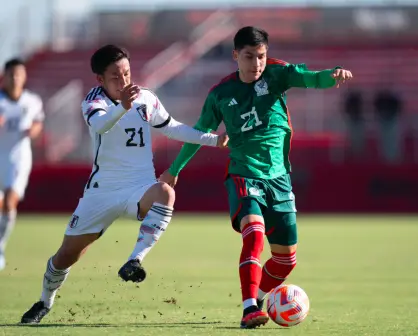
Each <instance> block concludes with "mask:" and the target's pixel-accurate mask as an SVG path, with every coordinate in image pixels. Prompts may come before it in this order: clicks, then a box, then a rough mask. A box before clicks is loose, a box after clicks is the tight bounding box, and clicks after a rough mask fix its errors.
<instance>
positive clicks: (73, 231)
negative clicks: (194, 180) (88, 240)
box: [65, 182, 157, 236]
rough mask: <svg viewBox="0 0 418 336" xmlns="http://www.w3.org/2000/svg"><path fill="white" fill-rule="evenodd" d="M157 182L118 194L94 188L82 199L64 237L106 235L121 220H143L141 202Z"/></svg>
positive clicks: (116, 191) (119, 191)
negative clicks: (140, 215) (139, 207)
mask: <svg viewBox="0 0 418 336" xmlns="http://www.w3.org/2000/svg"><path fill="white" fill-rule="evenodd" d="M156 183H157V182H153V183H150V184H147V185H144V186H136V187H131V188H125V189H120V190H115V191H107V190H100V189H94V188H91V189H89V190H87V191H86V192H85V193H84V195H83V197H82V198H80V200H79V202H78V206H77V208H76V209H75V211H74V213H73V215H72V216H71V219H70V221H69V223H68V225H67V229H66V231H65V234H66V235H68V236H78V235H82V234H87V233H102V234H103V233H104V232H105V231H106V230H107V228H108V227H109V226H110V225H111V224H112V223H113V222H114V221H115V220H116V219H118V218H119V217H127V218H130V219H134V220H140V218H139V217H138V216H139V214H138V210H139V209H138V202H139V201H140V199H141V198H142V196H144V194H145V192H146V191H147V190H148V189H149V188H150V187H151V186H153V185H154V184H156Z"/></svg>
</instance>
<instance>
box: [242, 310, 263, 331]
mask: <svg viewBox="0 0 418 336" xmlns="http://www.w3.org/2000/svg"><path fill="white" fill-rule="evenodd" d="M268 320H269V316H268V314H267V313H265V312H263V311H261V310H260V309H259V308H258V307H256V306H251V307H249V308H247V309H245V310H244V316H243V318H242V320H241V325H240V326H241V328H242V329H254V328H257V327H259V326H262V325H265V324H266V323H267V322H268Z"/></svg>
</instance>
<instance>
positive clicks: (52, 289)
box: [41, 257, 70, 308]
mask: <svg viewBox="0 0 418 336" xmlns="http://www.w3.org/2000/svg"><path fill="white" fill-rule="evenodd" d="M69 272H70V269H69V268H67V269H64V270H57V269H56V268H55V267H54V265H53V264H52V257H51V258H49V260H48V262H47V264H46V272H45V275H44V282H43V288H42V296H41V301H43V302H44V303H45V306H47V307H48V308H51V307H52V305H53V304H54V300H55V295H56V294H57V291H58V289H59V288H60V287H61V286H62V284H63V283H64V281H65V279H67V277H68V273H69Z"/></svg>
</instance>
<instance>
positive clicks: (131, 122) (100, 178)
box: [82, 87, 171, 189]
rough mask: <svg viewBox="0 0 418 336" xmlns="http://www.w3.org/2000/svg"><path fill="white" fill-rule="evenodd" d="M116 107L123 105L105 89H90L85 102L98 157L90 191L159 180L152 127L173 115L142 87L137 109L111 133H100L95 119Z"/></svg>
mask: <svg viewBox="0 0 418 336" xmlns="http://www.w3.org/2000/svg"><path fill="white" fill-rule="evenodd" d="M115 106H120V105H119V103H118V102H116V101H113V100H112V99H110V98H109V97H108V96H107V95H106V93H105V91H104V90H103V89H102V88H101V87H96V88H93V89H92V90H90V92H89V94H88V95H87V97H86V99H85V100H84V101H83V103H82V112H83V116H84V120H85V121H86V123H87V125H89V128H90V136H91V138H92V140H93V145H94V155H95V156H94V163H93V169H92V173H91V175H90V178H89V180H88V182H87V185H86V189H89V188H101V189H102V187H103V188H109V189H119V188H126V187H130V186H132V185H133V184H136V185H145V184H148V183H150V182H154V181H156V177H155V170H154V164H153V153H152V144H151V128H150V126H152V127H156V128H162V127H164V126H166V125H167V124H168V123H169V122H170V119H171V117H170V115H169V114H168V113H167V111H166V110H165V108H164V106H163V105H162V104H161V102H160V101H159V99H158V98H157V96H155V95H154V94H153V93H152V92H151V91H149V90H147V89H143V88H142V89H141V92H140V95H139V97H138V98H137V99H136V100H135V102H134V106H133V108H132V109H130V110H129V111H128V112H126V114H125V115H123V117H122V118H120V120H119V121H118V122H117V123H116V124H115V125H114V126H113V127H112V128H111V129H110V130H108V131H106V132H104V133H103V134H100V133H98V132H97V130H95V129H94V127H93V126H94V125H93V124H92V122H93V121H94V118H95V116H96V115H97V114H100V113H106V112H105V111H108V110H109V108H114V107H115ZM120 107H121V106H120ZM121 108H122V109H123V107H121Z"/></svg>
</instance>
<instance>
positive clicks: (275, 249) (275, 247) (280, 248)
mask: <svg viewBox="0 0 418 336" xmlns="http://www.w3.org/2000/svg"><path fill="white" fill-rule="evenodd" d="M297 247H298V246H297V245H296V244H295V245H289V246H287V245H279V244H270V250H271V253H272V254H276V253H277V254H285V255H287V254H292V253H296V250H297Z"/></svg>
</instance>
